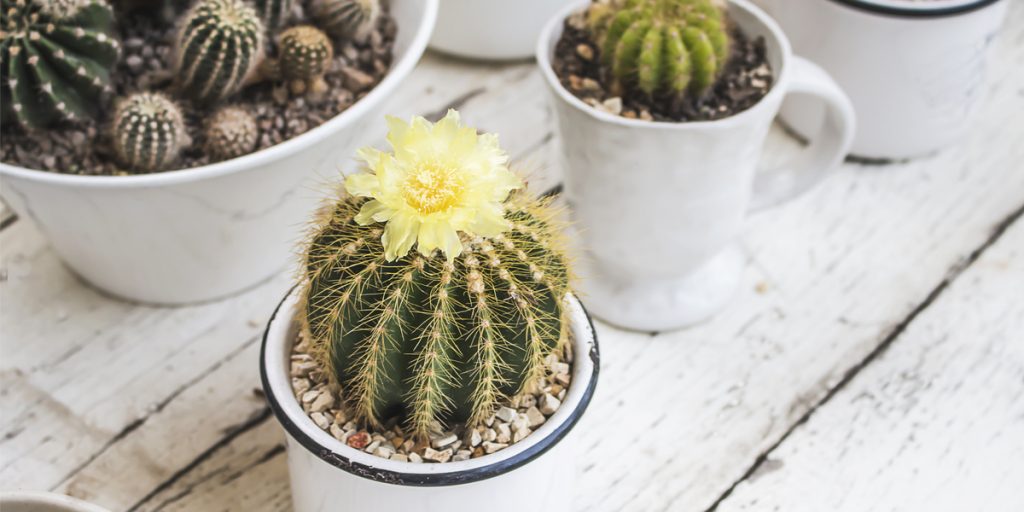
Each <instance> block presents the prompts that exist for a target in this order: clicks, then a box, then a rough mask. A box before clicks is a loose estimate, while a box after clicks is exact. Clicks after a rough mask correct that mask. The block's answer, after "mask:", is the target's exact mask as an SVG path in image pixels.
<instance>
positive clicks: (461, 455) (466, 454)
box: [452, 450, 473, 462]
mask: <svg viewBox="0 0 1024 512" xmlns="http://www.w3.org/2000/svg"><path fill="white" fill-rule="evenodd" d="M472 456H473V452H471V451H469V450H459V451H457V452H455V455H454V456H453V457H452V462H461V461H464V460H469V458H470V457H472Z"/></svg>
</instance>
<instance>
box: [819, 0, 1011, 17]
mask: <svg viewBox="0 0 1024 512" xmlns="http://www.w3.org/2000/svg"><path fill="white" fill-rule="evenodd" d="M831 1H833V2H835V3H837V4H841V5H845V6H847V7H852V8H854V9H857V10H861V11H867V12H872V13H875V14H886V15H890V16H900V17H905V18H938V17H942V16H954V15H957V14H964V13H968V12H971V11H975V10H978V9H981V8H983V7H988V6H989V5H992V4H994V3H996V2H999V1H1000V0H975V1H974V2H966V3H962V4H958V5H950V6H947V7H934V8H930V7H919V8H916V9H915V8H910V7H901V6H895V5H881V4H877V3H874V2H869V1H866V0H831ZM916 5H920V4H916Z"/></svg>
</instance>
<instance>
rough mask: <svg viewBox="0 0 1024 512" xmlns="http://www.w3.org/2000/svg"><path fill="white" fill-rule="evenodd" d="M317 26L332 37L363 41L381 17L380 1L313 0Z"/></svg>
mask: <svg viewBox="0 0 1024 512" xmlns="http://www.w3.org/2000/svg"><path fill="white" fill-rule="evenodd" d="M310 9H311V14H312V17H313V19H314V20H316V24H317V25H318V26H320V27H322V28H323V29H324V31H326V32H327V33H328V34H330V35H331V37H334V38H337V39H353V40H356V41H363V40H365V39H366V37H367V36H369V35H370V32H371V31H373V27H374V26H375V25H376V24H377V19H378V18H379V17H380V13H381V7H380V0H313V3H312V4H311V6H310Z"/></svg>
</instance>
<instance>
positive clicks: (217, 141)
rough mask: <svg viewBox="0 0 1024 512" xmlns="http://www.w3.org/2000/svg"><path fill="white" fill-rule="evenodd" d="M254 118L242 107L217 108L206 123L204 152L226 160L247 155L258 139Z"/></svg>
mask: <svg viewBox="0 0 1024 512" xmlns="http://www.w3.org/2000/svg"><path fill="white" fill-rule="evenodd" d="M259 135H260V132H259V128H258V127H257V125H256V118H255V117H254V116H253V115H252V114H251V113H249V111H248V110H246V109H244V108H242V107H236V106H227V107H223V108H221V109H220V110H218V111H217V112H216V113H215V114H213V117H211V118H210V120H209V121H207V123H206V130H205V131H204V132H203V136H204V137H205V139H206V143H205V145H204V147H205V148H206V153H207V154H209V155H210V157H212V158H213V159H214V160H217V161H220V160H228V159H231V158H238V157H240V156H242V155H248V154H249V153H251V152H252V150H253V149H255V148H256V143H257V142H258V140H259Z"/></svg>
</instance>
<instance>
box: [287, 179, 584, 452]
mask: <svg viewBox="0 0 1024 512" xmlns="http://www.w3.org/2000/svg"><path fill="white" fill-rule="evenodd" d="M363 202H364V200H362V199H352V198H347V199H342V200H341V201H340V202H339V204H338V205H337V206H336V209H335V210H334V211H333V212H332V213H331V214H330V216H329V220H327V221H326V222H325V223H324V225H323V226H322V227H320V228H319V229H318V231H317V232H316V233H315V235H314V237H313V239H312V242H311V244H310V246H309V249H308V253H307V261H306V265H307V266H306V272H307V275H306V278H307V279H306V283H307V284H306V289H305V295H304V299H305V315H304V316H305V321H306V325H307V327H308V336H309V337H310V339H311V340H312V342H313V345H314V346H315V347H317V350H318V351H319V352H320V354H319V355H320V359H321V361H322V364H324V365H325V366H326V367H328V368H331V369H332V370H333V374H334V376H335V377H336V380H337V381H338V382H339V383H340V384H341V386H342V388H343V395H344V396H345V397H346V399H347V401H348V405H349V406H350V407H351V409H352V411H354V412H355V414H356V416H357V417H358V418H359V419H360V420H363V421H365V422H368V423H371V424H379V423H380V422H383V421H385V420H387V419H389V418H391V417H393V416H395V415H401V416H403V417H404V418H405V419H406V423H407V425H408V426H409V427H410V428H411V429H412V430H413V431H414V432H416V433H417V434H420V435H424V434H426V433H427V431H428V429H429V427H430V425H431V423H432V422H433V421H435V420H436V421H442V422H445V421H448V422H464V421H468V422H470V423H473V422H475V421H480V420H483V419H485V418H486V417H487V416H489V415H490V414H492V413H493V411H494V409H495V407H496V405H497V404H498V403H499V401H500V400H501V399H502V398H504V397H507V396H510V395H513V394H515V393H518V392H520V391H521V390H522V389H523V388H524V386H525V385H526V383H527V382H529V381H530V379H531V378H533V377H537V376H541V375H542V373H541V372H543V371H544V370H543V368H544V358H545V357H547V356H548V355H549V354H551V353H552V352H553V351H554V350H556V348H559V347H560V346H561V344H562V342H563V341H564V340H565V339H566V332H567V331H566V329H567V325H566V324H565V322H564V319H563V301H564V298H565V294H566V293H567V291H568V285H567V272H568V271H567V267H566V261H565V259H564V257H563V255H562V253H561V252H560V250H559V246H560V245H559V243H558V238H557V237H558V231H557V230H556V229H555V228H554V227H553V226H552V221H551V214H550V212H549V211H548V210H547V206H546V205H545V204H542V203H537V202H529V201H525V200H522V199H521V198H520V200H510V202H509V209H508V212H507V216H506V218H507V219H509V220H510V221H511V223H512V228H511V229H510V230H509V231H507V232H505V233H504V234H502V235H500V236H497V237H492V238H477V239H475V240H472V241H466V242H465V243H464V246H465V249H464V252H463V253H462V254H461V255H460V256H458V257H457V258H455V259H454V261H453V262H451V263H449V262H448V261H447V259H446V258H445V257H443V256H442V255H440V254H438V253H435V254H434V255H433V256H431V257H425V256H423V255H420V254H418V253H416V252H412V253H410V254H408V255H406V256H404V257H401V258H399V259H398V260H396V261H393V262H388V261H386V260H385V257H384V249H383V248H382V245H381V240H380V239H381V234H382V229H381V226H380V225H379V224H371V225H367V226H361V225H359V224H358V223H357V222H356V221H355V220H354V217H355V216H356V214H357V212H358V211H359V208H360V206H361V204H362V203H363Z"/></svg>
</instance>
